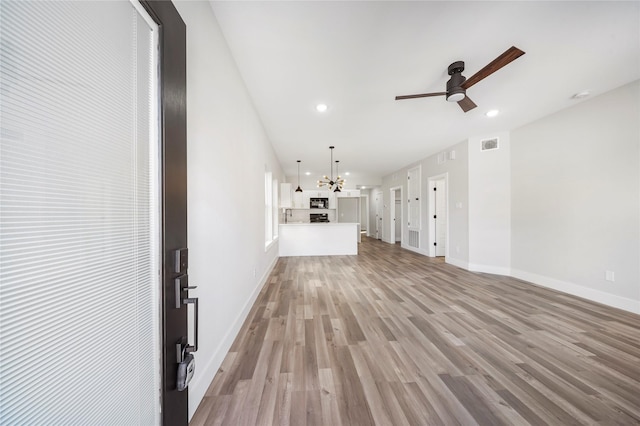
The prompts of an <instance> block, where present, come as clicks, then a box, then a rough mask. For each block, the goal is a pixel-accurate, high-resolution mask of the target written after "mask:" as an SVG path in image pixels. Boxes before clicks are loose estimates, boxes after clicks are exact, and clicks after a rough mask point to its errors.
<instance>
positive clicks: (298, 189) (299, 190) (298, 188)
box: [296, 160, 302, 192]
mask: <svg viewBox="0 0 640 426" xmlns="http://www.w3.org/2000/svg"><path fill="white" fill-rule="evenodd" d="M297 161H298V187H297V188H296V192H302V188H300V160H297Z"/></svg>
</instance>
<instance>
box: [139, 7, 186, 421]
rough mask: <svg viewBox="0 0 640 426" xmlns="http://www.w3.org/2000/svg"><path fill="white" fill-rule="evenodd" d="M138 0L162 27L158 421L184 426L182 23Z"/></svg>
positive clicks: (167, 9) (174, 15) (171, 9)
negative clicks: (178, 267) (180, 377)
mask: <svg viewBox="0 0 640 426" xmlns="http://www.w3.org/2000/svg"><path fill="white" fill-rule="evenodd" d="M141 4H142V5H143V6H144V7H145V9H146V10H147V11H148V12H149V14H150V15H151V16H152V18H153V19H154V20H155V21H156V22H157V23H158V25H159V27H160V102H161V105H160V107H161V115H160V116H161V130H160V135H161V138H162V141H161V144H162V145H161V146H162V149H161V155H162V158H161V164H162V191H163V195H162V249H163V262H162V266H163V273H162V276H163V279H162V287H163V289H162V304H163V306H162V320H161V321H162V322H161V325H162V346H163V349H162V355H163V359H162V423H163V424H164V425H167V426H168V425H170V426H181V425H187V424H188V421H189V418H188V417H189V413H188V390H184V391H182V392H180V391H178V390H177V388H176V382H177V374H178V373H177V370H178V363H177V354H176V343H178V342H180V341H185V339H186V337H187V308H186V306H181V307H179V308H177V307H176V294H175V286H174V281H175V278H177V277H178V276H180V275H186V272H187V271H186V268H185V269H184V270H182V271H180V272H176V271H175V252H176V250H178V249H182V248H186V247H187V116H186V102H187V93H186V67H187V64H186V61H187V56H186V26H185V24H184V22H183V21H182V19H181V18H180V15H179V14H178V11H177V10H176V9H175V7H174V6H173V4H172V3H171V2H170V1H145V0H142V1H141Z"/></svg>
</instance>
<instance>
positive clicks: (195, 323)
mask: <svg viewBox="0 0 640 426" xmlns="http://www.w3.org/2000/svg"><path fill="white" fill-rule="evenodd" d="M182 303H183V304H184V305H188V304H192V305H193V346H189V344H188V343H187V347H186V348H185V350H186V352H187V353H189V352H196V351H197V350H198V298H197V297H186V298H184V299H182Z"/></svg>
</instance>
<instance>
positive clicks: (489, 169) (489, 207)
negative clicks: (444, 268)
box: [469, 132, 511, 275]
mask: <svg viewBox="0 0 640 426" xmlns="http://www.w3.org/2000/svg"><path fill="white" fill-rule="evenodd" d="M494 137H497V138H498V143H499V145H498V149H495V150H489V151H482V149H481V148H482V140H484V139H490V138H494ZM510 267H511V143H510V135H509V132H497V133H492V134H490V135H484V136H480V137H471V138H469V269H470V270H472V271H480V272H488V273H494V274H501V275H509V274H510Z"/></svg>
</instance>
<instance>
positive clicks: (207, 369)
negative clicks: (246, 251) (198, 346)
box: [189, 256, 279, 420]
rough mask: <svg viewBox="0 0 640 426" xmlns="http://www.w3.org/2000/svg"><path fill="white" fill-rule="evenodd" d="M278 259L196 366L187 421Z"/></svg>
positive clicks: (276, 258)
mask: <svg viewBox="0 0 640 426" xmlns="http://www.w3.org/2000/svg"><path fill="white" fill-rule="evenodd" d="M278 259H279V257H278V256H276V257H275V258H274V260H273V262H272V263H271V265H269V267H268V268H267V270H266V272H265V273H264V274H263V275H262V277H261V278H260V281H258V285H257V286H256V288H255V289H254V290H253V292H252V293H251V296H250V297H249V299H248V300H247V302H246V303H245V304H244V306H243V308H242V310H241V311H240V313H239V314H238V316H237V317H236V318H235V320H234V321H233V323H232V324H231V327H230V328H229V331H228V332H227V334H226V335H225V336H224V338H223V339H222V341H221V342H220V344H219V345H218V347H217V348H216V349H215V351H214V352H213V355H212V356H211V358H209V361H207V362H206V364H205V365H203V366H199V365H196V372H197V373H198V374H197V375H196V377H194V379H193V381H192V382H191V383H189V420H191V418H192V417H193V415H194V414H195V412H196V409H197V408H198V406H199V405H200V402H201V401H202V399H203V398H204V395H205V393H206V392H207V389H209V385H210V384H211V382H212V381H213V378H214V377H215V375H216V373H217V372H218V369H219V368H220V366H221V365H222V361H224V357H225V356H226V355H227V352H229V348H231V345H232V344H233V341H234V340H235V338H236V336H237V335H238V333H239V332H240V328H241V327H242V324H244V321H245V320H246V319H247V316H248V315H249V312H250V311H251V308H252V307H253V304H254V303H255V301H256V299H257V298H258V295H259V294H260V291H262V288H263V287H264V286H265V284H266V283H267V279H268V278H269V275H270V274H271V271H273V268H274V267H275V266H276V262H278ZM197 357H198V355H197V354H196V358H197ZM201 362H204V361H201Z"/></svg>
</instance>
